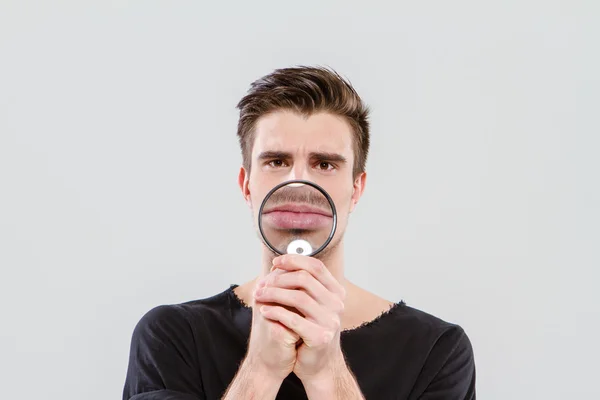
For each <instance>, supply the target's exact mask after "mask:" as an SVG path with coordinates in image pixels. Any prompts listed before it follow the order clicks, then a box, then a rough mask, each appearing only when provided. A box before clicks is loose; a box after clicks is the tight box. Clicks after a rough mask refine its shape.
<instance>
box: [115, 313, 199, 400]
mask: <svg viewBox="0 0 600 400" xmlns="http://www.w3.org/2000/svg"><path fill="white" fill-rule="evenodd" d="M184 312H185V310H183V309H182V308H181V307H180V306H178V305H163V306H158V307H155V308H153V309H152V310H150V311H148V312H147V313H146V314H145V315H144V316H143V317H142V318H141V319H140V321H139V322H138V323H137V325H136V327H135V329H134V331H133V335H132V338H131V348H130V353H129V365H128V368H127V376H126V380H125V387H124V389H123V400H205V399H206V397H205V395H204V391H203V388H202V381H201V378H200V370H199V367H198V354H197V351H196V348H195V345H194V343H195V339H194V334H193V331H192V327H191V326H190V324H189V323H188V320H187V319H186V317H185V315H184Z"/></svg>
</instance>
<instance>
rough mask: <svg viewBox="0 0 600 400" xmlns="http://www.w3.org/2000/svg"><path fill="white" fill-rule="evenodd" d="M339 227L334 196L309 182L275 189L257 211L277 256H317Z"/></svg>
mask: <svg viewBox="0 0 600 400" xmlns="http://www.w3.org/2000/svg"><path fill="white" fill-rule="evenodd" d="M336 227H337V213H336V210H335V205H334V204H333V200H332V199H331V196H329V194H328V193H327V192H326V191H325V189H323V188H322V187H320V186H319V185H317V184H316V183H314V182H310V181H306V180H299V179H298V180H291V181H287V182H283V183H280V184H279V185H277V186H275V187H274V188H273V189H271V190H270V191H269V193H267V195H266V196H265V198H264V200H263V201H262V204H261V205H260V209H259V211H258V229H259V231H260V235H261V237H262V239H263V242H264V243H265V245H266V246H267V247H268V248H269V249H271V251H273V252H274V253H276V254H278V255H283V254H302V255H306V256H314V255H316V254H318V253H320V252H321V251H323V250H324V249H325V247H327V245H328V244H329V242H331V240H332V239H333V235H334V234H335V230H336Z"/></svg>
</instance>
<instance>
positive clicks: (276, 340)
mask: <svg viewBox="0 0 600 400" xmlns="http://www.w3.org/2000/svg"><path fill="white" fill-rule="evenodd" d="M238 108H239V109H240V119H239V124H238V136H239V140H240V145H241V149H242V156H243V166H242V167H241V169H240V173H239V178H238V182H239V186H240V188H241V192H242V194H243V196H244V199H245V201H246V203H247V204H248V206H249V207H250V209H251V210H252V212H253V215H254V216H255V220H256V216H257V213H258V210H259V207H260V205H261V202H262V201H263V199H264V198H265V196H266V194H267V193H268V192H269V191H270V190H271V189H272V188H273V187H275V186H276V185H277V184H279V183H282V182H284V181H288V180H295V179H303V180H308V181H311V182H314V183H316V184H318V185H319V186H321V187H322V188H323V189H325V190H326V191H327V193H329V195H330V196H331V198H332V200H333V202H334V204H335V207H336V210H337V215H338V219H337V230H336V232H335V235H334V237H333V239H332V240H331V242H330V243H329V245H328V246H327V247H326V249H325V250H324V251H323V252H321V253H319V254H317V255H316V256H314V257H312V256H305V255H296V254H286V255H283V256H278V255H277V254H275V253H273V252H272V251H271V250H270V249H269V248H268V247H267V246H265V245H263V252H262V260H261V264H260V268H259V271H258V276H257V277H256V278H255V279H253V280H252V281H250V282H246V283H244V284H242V285H239V286H238V285H231V287H230V288H229V289H227V290H225V291H223V292H221V293H219V294H217V295H215V296H213V297H210V298H206V299H201V300H195V301H190V302H187V303H183V304H177V305H163V306H159V307H156V308H154V309H152V310H151V311H149V312H148V313H147V314H146V315H145V316H144V317H143V318H142V319H141V320H140V321H139V323H138V324H137V326H136V328H135V331H134V334H133V338H132V343H131V354H130V360H129V368H128V371H127V378H126V382H125V388H124V393H123V399H124V400H127V399H129V400H151V399H152V400H167V399H170V400H200V399H261V400H262V399H275V398H277V399H306V398H308V399H362V398H366V399H429V400H433V399H457V400H458V399H461V400H463V399H475V365H474V359H473V351H472V348H471V344H470V341H469V339H468V337H467V336H466V334H465V333H464V331H463V330H462V329H461V327H460V326H458V325H455V324H451V323H448V322H444V321H442V320H441V319H438V318H436V317H434V316H432V315H429V314H426V313H424V312H422V311H419V310H417V309H414V308H411V307H409V306H407V305H406V304H405V303H404V302H402V301H401V302H398V303H394V302H391V301H388V300H385V299H383V298H381V297H379V296H377V295H375V294H373V293H370V292H368V291H367V290H365V289H362V288H360V287H358V286H357V285H355V284H353V283H352V282H350V281H349V280H348V279H346V278H345V277H344V259H343V253H344V241H343V238H344V232H345V230H346V226H347V223H348V216H349V214H350V213H351V212H352V210H353V209H354V208H355V207H356V204H357V202H358V201H359V199H360V197H361V195H362V193H363V191H364V188H365V182H366V172H365V163H366V159H367V154H368V150H369V141H370V139H369V123H368V110H367V108H366V106H365V105H364V104H363V102H362V100H361V99H360V97H359V96H358V94H357V93H356V92H355V90H354V89H353V88H352V86H351V85H350V84H349V83H348V82H347V81H345V80H344V79H343V78H341V77H340V76H339V75H338V74H337V73H335V72H334V71H332V70H329V69H325V68H311V67H297V68H286V69H280V70H276V71H274V72H273V73H271V74H269V75H267V76H265V77H263V78H261V79H259V80H258V81H256V82H254V83H253V84H252V86H251V88H250V90H249V92H248V94H247V95H246V96H245V97H244V98H243V99H242V100H241V101H240V102H239V104H238Z"/></svg>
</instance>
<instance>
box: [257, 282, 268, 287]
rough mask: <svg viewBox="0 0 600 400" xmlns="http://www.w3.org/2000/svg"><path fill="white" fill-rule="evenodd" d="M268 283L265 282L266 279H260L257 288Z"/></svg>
mask: <svg viewBox="0 0 600 400" xmlns="http://www.w3.org/2000/svg"><path fill="white" fill-rule="evenodd" d="M266 284H267V282H265V281H264V280H261V281H258V283H257V284H256V287H257V288H261V287H263V286H265V285H266Z"/></svg>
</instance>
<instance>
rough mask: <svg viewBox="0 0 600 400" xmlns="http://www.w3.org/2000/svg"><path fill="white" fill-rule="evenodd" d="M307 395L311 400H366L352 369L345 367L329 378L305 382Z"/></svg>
mask: <svg viewBox="0 0 600 400" xmlns="http://www.w3.org/2000/svg"><path fill="white" fill-rule="evenodd" d="M303 384H304V389H305V390H306V395H307V396H308V398H309V399H310V400H330V399H341V400H364V399H365V398H364V396H363V394H362V392H361V390H360V386H358V383H357V382H356V379H355V378H354V375H353V374H352V372H351V371H350V369H349V368H348V367H347V366H346V365H344V366H343V367H340V368H339V369H337V371H335V372H333V373H332V374H331V377H329V378H322V379H318V380H312V381H310V382H306V383H305V382H303Z"/></svg>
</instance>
